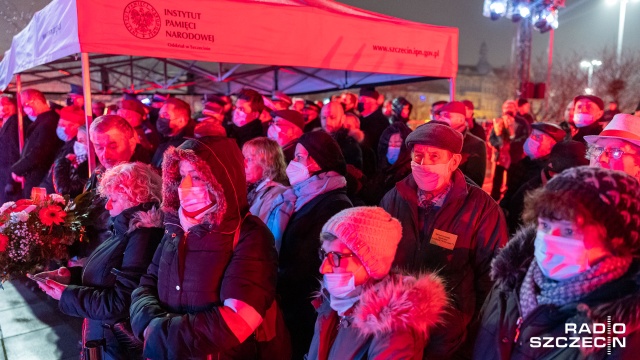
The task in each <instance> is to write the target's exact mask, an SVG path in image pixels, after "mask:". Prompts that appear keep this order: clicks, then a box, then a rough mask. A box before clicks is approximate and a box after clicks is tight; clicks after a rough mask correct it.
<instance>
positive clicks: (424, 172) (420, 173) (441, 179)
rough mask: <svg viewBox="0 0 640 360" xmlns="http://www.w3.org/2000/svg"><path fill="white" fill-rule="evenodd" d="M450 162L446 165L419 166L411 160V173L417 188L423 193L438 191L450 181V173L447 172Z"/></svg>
mask: <svg viewBox="0 0 640 360" xmlns="http://www.w3.org/2000/svg"><path fill="white" fill-rule="evenodd" d="M451 160H453V159H451ZM451 160H449V161H448V162H447V163H446V164H433V165H420V164H418V163H417V162H415V161H413V160H412V161H411V173H412V174H413V179H414V180H415V181H416V184H418V187H419V188H420V189H422V190H424V191H433V190H436V189H440V188H441V187H442V185H444V184H445V182H447V181H449V180H450V179H451V173H450V172H449V163H450V162H451Z"/></svg>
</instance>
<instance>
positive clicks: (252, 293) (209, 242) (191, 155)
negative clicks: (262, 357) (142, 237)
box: [130, 137, 277, 359]
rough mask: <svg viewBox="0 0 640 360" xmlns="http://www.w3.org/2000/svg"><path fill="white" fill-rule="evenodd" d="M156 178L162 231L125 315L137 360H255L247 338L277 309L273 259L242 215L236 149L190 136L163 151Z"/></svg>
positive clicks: (243, 193) (261, 229) (262, 236)
mask: <svg viewBox="0 0 640 360" xmlns="http://www.w3.org/2000/svg"><path fill="white" fill-rule="evenodd" d="M162 176H163V187H162V188H163V196H162V211H163V213H164V217H165V218H164V225H165V234H164V237H163V238H162V242H161V244H160V246H159V247H158V250H157V251H156V254H155V255H154V258H153V261H152V262H151V265H150V266H149V269H148V270H147V274H146V275H145V276H143V277H142V279H141V280H140V286H139V287H138V288H137V289H136V290H135V291H134V292H133V294H132V305H131V312H130V314H131V327H132V329H133V332H134V334H135V335H136V337H137V338H139V339H141V340H142V339H144V351H143V354H144V357H145V358H149V359H208V358H209V359H210V358H225V359H226V358H237V359H252V358H255V357H256V351H257V344H256V337H254V336H251V335H252V334H253V333H254V331H255V330H256V329H257V328H258V326H259V325H260V324H261V323H262V322H263V320H264V321H266V319H265V316H266V314H267V310H268V309H272V308H274V307H273V306H274V305H275V302H274V298H275V284H276V272H277V253H276V250H275V247H274V241H273V235H271V233H270V232H269V229H268V228H267V227H266V226H265V225H264V223H263V222H262V221H261V220H260V219H259V218H258V217H256V216H253V215H251V214H250V213H249V204H248V203H247V187H246V180H245V173H244V167H243V158H242V153H241V152H240V149H238V147H237V145H236V143H235V141H234V140H233V139H229V138H220V137H203V138H200V139H189V140H187V141H185V142H184V143H183V144H182V145H180V146H179V147H177V148H170V149H169V150H168V151H167V152H166V153H165V155H164V161H163V163H162ZM269 333H271V332H269ZM274 356H276V355H274Z"/></svg>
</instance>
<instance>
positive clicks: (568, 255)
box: [0, 88, 640, 359]
mask: <svg viewBox="0 0 640 360" xmlns="http://www.w3.org/2000/svg"><path fill="white" fill-rule="evenodd" d="M80 94H81V92H76V93H74V94H73V96H70V99H69V101H68V105H67V106H65V107H59V106H52V104H51V103H49V102H47V100H46V98H45V96H44V95H43V94H42V93H41V92H39V91H37V90H34V89H27V90H24V91H23V92H22V93H21V94H20V101H21V103H20V104H18V103H16V100H15V99H13V98H12V97H9V96H3V97H0V118H1V121H2V128H1V130H0V152H1V153H2V157H1V158H0V167H1V168H0V181H1V182H2V183H1V184H0V185H1V186H2V187H1V189H2V191H0V202H6V201H12V200H16V199H20V198H28V197H29V196H30V194H31V189H32V188H34V187H45V188H46V189H47V190H48V192H50V193H53V192H55V193H59V194H62V195H69V196H71V197H75V198H76V202H77V206H78V207H79V208H81V209H85V210H86V211H87V213H88V214H89V218H90V219H91V224H90V226H88V227H87V230H86V231H87V237H88V238H89V239H90V241H89V242H85V243H83V244H80V245H79V246H74V247H72V248H71V249H70V254H69V255H70V257H71V256H73V261H70V262H69V264H67V266H63V267H60V268H59V269H52V270H50V271H47V272H44V273H41V274H39V277H41V278H46V279H47V280H46V281H45V282H38V285H39V286H40V287H41V289H42V290H44V291H45V292H46V293H47V294H48V295H49V296H51V297H52V298H54V299H56V300H59V308H60V311H62V312H63V313H65V314H68V315H70V316H75V317H81V318H84V319H85V325H84V326H83V342H87V341H99V344H101V345H102V346H103V348H104V351H105V358H107V359H143V358H148V359H212V358H219V359H220V358H225V359H227V358H229V359H230V358H233V359H257V358H263V359H303V358H304V359H422V358H426V359H471V358H473V359H516V358H518V359H519V358H537V359H552V358H553V359H555V358H580V357H581V356H594V358H602V357H604V354H605V353H606V351H607V349H606V348H602V347H595V348H588V347H585V346H583V347H580V348H576V347H568V346H566V347H560V348H547V347H533V346H532V345H531V339H533V338H540V337H553V336H563V334H564V332H563V331H564V329H565V328H566V327H565V325H566V324H569V323H570V324H577V327H578V328H580V326H581V325H582V324H586V325H587V326H590V327H592V326H593V325H594V324H602V323H605V322H606V321H607V320H609V321H613V322H614V323H624V324H626V328H625V331H624V333H622V334H620V333H616V335H615V336H618V337H625V338H626V344H627V347H626V348H620V347H617V348H615V347H614V348H613V353H614V355H616V356H617V357H618V358H625V357H626V356H629V353H630V352H632V351H633V349H634V348H636V347H637V346H639V345H640V337H639V336H640V332H639V331H637V330H638V329H640V322H639V321H638V316H637V315H638V314H639V313H640V301H639V300H638V299H640V296H638V295H640V283H638V282H637V281H636V278H640V277H638V275H640V262H639V261H638V254H639V251H640V184H639V182H638V181H639V180H640V117H638V116H634V115H631V114H624V113H615V109H612V107H611V106H610V108H609V110H607V111H605V109H604V102H603V100H602V99H600V98H599V97H596V96H593V95H580V96H577V97H576V98H575V99H574V100H573V102H572V103H571V104H570V107H569V110H570V111H568V113H567V116H566V118H565V119H562V120H563V121H562V122H559V123H558V124H556V123H550V122H537V121H535V119H534V117H533V116H532V115H531V106H530V104H529V102H528V101H527V100H526V99H517V100H507V101H505V103H504V104H503V105H502V116H501V117H499V118H496V119H493V121H492V122H490V123H489V124H488V126H487V127H485V126H483V124H481V123H479V122H478V121H477V120H476V119H475V118H474V104H473V103H472V102H470V101H468V100H465V101H451V102H436V103H434V104H433V105H432V109H431V119H430V121H428V122H426V123H424V124H422V125H420V126H417V127H416V128H415V129H412V128H410V127H409V126H408V121H409V119H410V117H411V112H412V109H413V105H412V104H411V103H410V102H409V101H407V99H405V98H402V97H398V98H396V99H393V100H392V101H390V102H388V106H386V104H385V102H384V96H382V95H381V94H379V93H378V92H377V91H376V90H375V89H373V88H363V89H361V90H360V93H359V95H356V94H355V93H352V92H344V93H343V94H341V95H339V96H334V97H332V98H331V100H330V101H328V102H327V103H318V102H314V101H310V100H303V99H301V98H294V99H292V98H290V97H289V96H287V95H286V94H284V93H281V92H276V93H274V94H273V96H272V97H266V96H263V95H261V94H260V93H258V92H256V91H254V90H251V89H243V90H242V91H240V92H239V93H238V94H235V95H234V96H233V97H231V96H227V95H223V94H213V95H207V96H205V97H204V99H203V110H202V112H201V113H198V114H194V113H193V112H192V110H191V107H190V106H189V104H188V103H186V102H185V101H183V100H180V99H178V98H175V97H171V96H168V95H160V94H157V95H155V96H154V98H153V101H152V103H151V104H150V106H146V105H144V104H143V103H141V102H140V101H139V100H138V99H137V98H136V97H135V96H131V95H126V96H125V97H124V98H123V99H122V100H120V101H119V102H118V104H116V105H110V106H105V105H104V104H101V103H97V104H94V106H93V109H94V120H93V122H92V123H91V126H90V128H89V129H86V128H85V127H84V112H83V110H82V106H83V99H82V96H81V95H80ZM19 107H21V109H22V111H23V112H24V114H25V115H26V116H25V121H24V126H23V128H24V138H25V143H24V148H23V149H22V151H20V150H19V146H18V131H19V130H18V128H19V127H18V121H17V116H16V114H17V112H18V110H19ZM89 139H90V142H89ZM89 143H91V144H92V146H93V150H94V152H95V154H96V158H97V163H98V166H97V168H96V169H95V171H93V173H92V174H91V176H89V172H88V166H87V162H88V154H89V151H88V148H87V146H88V144H89ZM488 170H489V171H488ZM491 174H493V178H491ZM485 180H486V181H485ZM485 183H487V184H490V185H491V186H490V190H487V191H485V190H483V185H484V184H485ZM567 336H568V335H567ZM582 336H589V337H590V336H592V334H583V335H582ZM609 350H610V351H611V349H609Z"/></svg>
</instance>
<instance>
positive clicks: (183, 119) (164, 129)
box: [151, 98, 195, 169]
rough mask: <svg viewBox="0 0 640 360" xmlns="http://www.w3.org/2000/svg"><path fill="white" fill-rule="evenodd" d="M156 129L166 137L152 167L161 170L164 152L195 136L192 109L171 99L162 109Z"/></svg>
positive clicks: (154, 156)
mask: <svg viewBox="0 0 640 360" xmlns="http://www.w3.org/2000/svg"><path fill="white" fill-rule="evenodd" d="M156 127H157V128H158V132H159V133H160V134H161V135H163V136H164V137H165V138H164V140H163V141H162V142H161V143H160V145H158V148H157V149H156V152H155V154H153V159H151V165H153V166H154V167H156V168H158V169H159V168H161V167H162V157H163V155H164V152H165V151H166V150H167V149H168V148H169V147H170V146H174V147H177V146H180V144H182V143H183V142H184V141H185V139H186V138H188V137H192V136H193V128H194V127H195V124H194V122H193V121H192V120H191V107H190V106H189V104H187V103H186V102H184V101H182V100H180V99H176V98H169V99H168V100H167V101H166V102H165V103H164V105H163V106H162V108H160V115H159V117H158V121H157V123H156Z"/></svg>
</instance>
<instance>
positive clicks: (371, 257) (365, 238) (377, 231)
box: [322, 206, 402, 279]
mask: <svg viewBox="0 0 640 360" xmlns="http://www.w3.org/2000/svg"><path fill="white" fill-rule="evenodd" d="M322 232H323V233H329V234H332V235H334V236H335V237H337V238H338V240H340V241H342V242H343V243H344V244H345V245H346V246H347V247H348V248H349V249H350V250H351V251H352V252H353V253H354V254H355V255H356V256H357V257H358V259H360V262H362V265H363V266H364V268H365V269H366V270H367V273H368V274H369V276H371V277H372V278H374V279H382V278H383V277H385V276H387V274H389V270H391V264H392V263H393V259H394V258H395V256H396V249H397V248H398V243H399V242H400V239H401V238H402V225H400V222H399V221H398V220H397V219H395V218H393V217H391V215H389V213H387V212H386V211H384V210H383V209H382V208H380V207H376V206H361V207H354V208H350V209H345V210H342V211H340V212H339V213H337V214H335V215H334V216H333V217H331V219H329V221H327V223H326V224H324V226H323V227H322Z"/></svg>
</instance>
